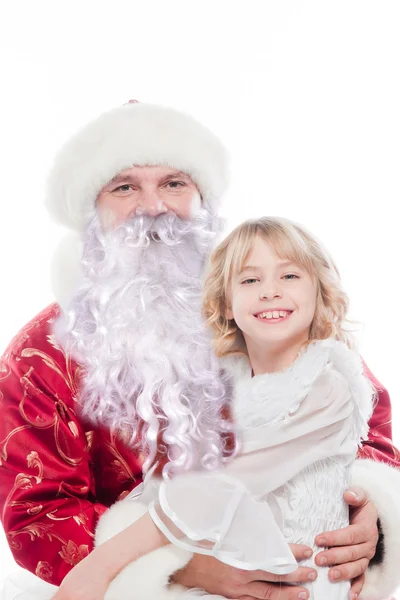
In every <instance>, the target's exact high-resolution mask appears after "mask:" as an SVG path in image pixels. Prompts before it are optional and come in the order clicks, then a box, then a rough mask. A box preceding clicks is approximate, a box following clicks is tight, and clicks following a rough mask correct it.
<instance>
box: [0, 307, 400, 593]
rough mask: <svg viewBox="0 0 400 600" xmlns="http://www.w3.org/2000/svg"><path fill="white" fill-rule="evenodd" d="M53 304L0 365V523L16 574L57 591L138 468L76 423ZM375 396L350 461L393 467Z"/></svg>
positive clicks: (127, 453)
mask: <svg viewBox="0 0 400 600" xmlns="http://www.w3.org/2000/svg"><path fill="white" fill-rule="evenodd" d="M58 315H59V307H58V305H56V304H53V305H51V306H49V307H48V308H46V309H45V310H44V311H42V312H41V313H40V314H39V315H38V316H37V317H36V318H35V319H33V320H32V321H31V322H30V323H29V324H28V325H27V326H26V327H24V328H23V329H22V330H21V331H20V333H19V334H18V335H17V336H16V337H15V338H14V339H13V341H12V342H11V344H10V345H9V347H8V348H7V350H6V352H5V354H4V356H3V358H2V361H1V363H0V408H1V419H0V507H1V513H0V514H1V521H2V523H3V527H4V530H5V533H6V536H7V539H8V542H9V545H10V548H11V550H12V552H13V555H14V558H15V560H16V561H17V563H18V564H20V565H21V566H23V567H24V568H26V569H28V570H29V571H31V572H33V573H35V574H36V575H38V576H39V577H41V578H42V579H44V580H46V581H48V582H50V583H53V584H56V585H59V584H60V582H61V581H62V579H63V578H64V577H65V575H66V574H67V573H68V572H69V571H70V570H71V569H72V568H73V567H74V566H75V565H76V564H77V563H78V562H79V561H80V560H81V559H82V558H84V557H85V556H86V555H87V554H88V553H89V552H90V551H91V550H92V548H93V538H94V530H95V526H96V523H97V521H98V518H99V516H100V515H101V514H103V513H104V511H105V510H106V509H107V508H108V507H109V506H110V505H111V504H112V503H114V502H115V501H116V500H118V499H122V498H123V497H124V495H126V494H127V493H128V492H129V491H130V490H132V489H133V488H134V487H135V486H136V485H137V484H138V483H140V481H141V476H142V473H141V459H140V457H139V456H136V455H135V454H134V453H133V452H132V450H130V449H129V448H128V447H127V446H126V445H125V444H124V442H123V440H122V439H120V438H119V437H117V435H116V434H115V433H112V432H110V431H106V430H102V429H99V428H95V427H93V425H92V424H90V423H89V422H85V421H84V420H83V419H82V418H81V417H80V415H79V404H78V389H79V379H80V375H81V372H80V368H79V366H78V365H77V364H76V363H74V362H73V361H72V360H71V358H70V357H69V356H66V355H65V353H64V352H63V350H62V349H61V348H60V347H59V345H58V344H57V342H56V340H55V338H54V335H53V333H52V326H53V323H54V321H55V319H56V318H57V316H58ZM366 373H367V375H368V376H369V377H370V378H371V379H372V381H373V382H374V384H375V386H376V389H377V390H378V402H377V405H376V408H375V411H374V414H373V417H372V419H371V422H370V426H371V428H370V434H369V440H368V441H367V442H365V444H364V446H363V448H362V449H361V451H360V454H361V456H362V458H372V459H373V460H379V461H383V462H386V463H388V464H390V465H392V466H397V467H400V454H399V452H398V450H397V449H396V448H395V447H394V446H393V443H392V428H391V419H392V417H391V405H390V398H389V395H388V392H387V391H386V390H385V389H384V388H383V387H382V386H381V384H380V383H379V382H378V381H377V380H376V379H375V378H374V376H373V375H372V374H371V372H370V371H369V370H368V369H367V368H366Z"/></svg>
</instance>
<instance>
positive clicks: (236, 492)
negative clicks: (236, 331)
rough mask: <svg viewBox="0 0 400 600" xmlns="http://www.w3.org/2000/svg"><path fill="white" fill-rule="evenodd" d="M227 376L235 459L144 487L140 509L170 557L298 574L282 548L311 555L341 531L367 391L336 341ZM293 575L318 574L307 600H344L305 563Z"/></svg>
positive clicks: (237, 368)
mask: <svg viewBox="0 0 400 600" xmlns="http://www.w3.org/2000/svg"><path fill="white" fill-rule="evenodd" d="M230 368H232V369H233V373H234V376H235V378H236V386H235V389H236V393H235V402H234V406H233V409H234V410H233V412H234V417H235V421H236V423H237V427H238V435H239V439H240V441H241V449H240V453H239V456H238V457H236V458H235V459H234V460H233V461H232V462H231V463H230V464H229V465H228V466H227V467H226V468H225V469H223V470H220V471H218V472H214V473H202V474H201V473H188V474H185V475H183V476H179V477H176V478H175V479H173V480H172V481H168V482H165V481H164V482H162V483H161V485H160V484H159V483H158V482H153V483H150V484H148V485H149V488H151V487H152V485H153V486H154V488H153V489H152V490H151V491H149V492H145V494H144V496H143V498H142V500H141V501H143V500H144V499H146V502H147V501H149V510H150V514H151V516H152V518H153V520H154V522H155V523H156V525H158V527H159V528H160V529H161V530H162V531H163V533H164V534H165V535H166V536H167V537H168V538H169V540H170V541H171V542H172V543H173V544H174V545H175V546H177V547H181V548H183V549H185V550H188V551H192V552H193V551H194V552H201V553H203V554H210V555H213V556H215V557H216V558H218V559H219V560H221V561H223V562H225V563H227V564H230V565H232V566H235V567H239V568H242V569H248V570H253V569H263V570H265V571H269V572H273V573H277V574H285V573H289V572H291V571H293V570H295V569H296V568H297V566H298V564H297V562H296V560H295V559H294V556H293V555H292V553H291V551H290V548H289V546H288V543H300V544H307V545H308V546H311V547H312V548H313V550H314V551H315V552H319V551H321V550H322V548H319V547H317V546H316V545H315V543H314V540H315V537H316V535H317V534H319V533H322V532H323V531H329V530H335V529H341V528H343V527H346V526H347V525H348V523H349V514H348V506H347V504H346V503H345V502H344V500H343V493H344V492H345V490H346V489H347V488H348V487H349V483H350V477H351V468H352V465H353V462H354V459H355V456H356V453H357V448H358V445H359V443H360V441H361V439H362V438H365V437H367V431H368V428H367V423H368V420H369V417H370V415H371V413H372V398H373V390H372V388H371V384H370V382H369V381H368V380H367V379H366V378H365V377H364V375H363V366H362V362H361V359H360V358H359V357H358V355H356V354H355V353H354V352H352V351H351V350H349V349H348V348H347V346H345V345H344V344H343V343H341V342H337V341H335V340H324V341H321V342H316V343H313V344H311V345H309V346H308V348H307V350H306V351H304V352H303V353H302V354H300V356H299V357H298V358H297V360H296V361H295V362H294V363H293V365H292V366H291V367H290V368H289V369H286V370H285V371H282V372H279V373H274V374H264V375H258V376H255V377H252V376H251V369H250V365H249V363H248V361H247V359H245V358H236V359H234V360H233V361H232V360H231V362H230ZM144 488H146V486H144ZM154 495H157V497H156V499H151V497H152V496H153V497H154ZM302 565H304V566H312V567H314V568H316V569H317V571H318V578H317V580H316V581H315V582H313V583H310V584H306V586H305V587H308V589H309V590H310V597H311V598H313V599H316V600H342V599H343V600H345V599H347V598H348V593H349V590H350V583H349V582H340V583H331V582H330V581H329V579H328V568H326V567H323V568H322V567H316V565H315V563H314V557H313V558H311V559H309V560H307V561H304V562H303V563H302ZM302 585H303V584H302ZM186 595H187V596H195V595H198V596H200V597H201V596H202V595H204V592H203V593H201V592H200V591H190V592H187V594H186ZM208 598H210V596H208ZM213 598H220V597H218V596H213Z"/></svg>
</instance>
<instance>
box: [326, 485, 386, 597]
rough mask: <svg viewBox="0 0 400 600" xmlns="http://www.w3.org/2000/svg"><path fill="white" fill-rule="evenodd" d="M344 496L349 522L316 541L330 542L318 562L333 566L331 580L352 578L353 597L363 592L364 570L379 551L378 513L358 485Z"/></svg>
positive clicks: (330, 572)
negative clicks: (347, 506) (348, 509)
mask: <svg viewBox="0 0 400 600" xmlns="http://www.w3.org/2000/svg"><path fill="white" fill-rule="evenodd" d="M344 498H345V500H346V502H347V504H349V505H350V507H351V509H350V525H349V526H348V527H345V528H344V529H338V530H337V531H330V532H325V533H321V534H320V535H318V536H317V537H316V539H315V543H316V544H317V545H318V546H327V547H329V550H325V551H324V552H320V553H319V554H317V556H316V557H315V563H316V564H317V565H321V566H330V567H331V569H330V570H329V579H330V580H331V581H341V580H343V579H350V580H352V586H351V596H350V597H351V598H352V599H354V598H357V597H358V596H359V594H360V593H361V590H362V588H363V585H364V580H365V575H364V573H365V571H366V570H367V568H368V565H369V561H370V560H371V558H373V556H374V555H375V552H376V545H377V543H378V538H379V533H378V524H377V522H378V513H377V510H376V508H375V506H374V505H373V504H372V502H370V501H369V500H368V498H367V496H366V494H365V492H364V491H363V490H361V489H359V488H354V489H352V490H349V491H347V492H346V493H345V495H344Z"/></svg>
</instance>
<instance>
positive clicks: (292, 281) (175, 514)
mask: <svg viewBox="0 0 400 600" xmlns="http://www.w3.org/2000/svg"><path fill="white" fill-rule="evenodd" d="M204 306H205V314H206V316H207V319H208V322H209V324H210V326H211V327H212V328H213V330H214V332H215V347H216V352H217V354H218V355H219V356H220V357H221V359H222V364H223V366H224V368H226V369H229V370H231V371H232V373H233V376H234V379H235V395H234V402H233V406H232V407H230V411H231V417H232V418H233V419H234V422H235V424H236V429H237V437H238V442H239V450H238V453H237V455H236V457H235V458H233V459H232V461H231V462H230V463H229V464H228V465H227V466H226V468H224V469H219V470H217V471H210V472H204V471H203V472H198V471H197V472H188V473H186V474H183V475H178V476H176V477H175V478H173V479H171V480H161V478H159V477H155V476H154V475H152V474H151V473H149V474H148V476H147V478H146V480H145V482H144V484H142V486H139V487H140V489H135V490H134V492H133V493H132V494H131V495H130V496H128V497H127V498H126V499H125V500H124V501H122V502H120V503H117V504H116V505H114V507H112V508H111V509H110V510H109V511H108V512H107V513H105V515H103V516H102V517H101V519H100V523H99V527H98V530H97V534H96V543H97V544H102V543H104V542H106V541H107V540H109V541H108V542H107V544H108V545H109V546H108V553H107V557H106V556H104V564H102V562H100V563H98V565H99V569H98V571H99V574H100V575H99V577H100V579H99V582H100V583H99V582H97V581H96V580H93V581H92V582H91V585H90V586H89V587H86V586H87V584H86V583H85V578H86V577H87V573H86V571H85V567H84V562H85V561H83V563H81V565H82V569H81V576H82V590H85V591H84V592H83V594H82V596H81V595H79V594H78V593H77V591H78V590H79V589H80V588H79V585H77V581H79V576H80V570H79V569H80V566H81V565H78V567H76V568H75V569H74V570H73V571H72V572H71V574H70V575H68V576H67V577H66V579H65V580H64V582H63V584H62V586H61V588H60V590H59V592H58V593H57V594H56V596H55V599H56V600H63V599H64V598H68V599H69V598H70V597H72V596H70V595H69V590H70V589H74V593H75V595H74V596H73V597H74V598H81V597H82V598H83V597H84V598H85V600H91V599H93V600H100V598H102V597H103V595H104V593H105V596H104V597H105V598H106V600H124V599H125V598H126V599H128V598H131V597H132V598H133V597H134V598H135V600H150V599H151V600H155V599H157V600H163V599H164V598H165V599H169V600H173V599H175V598H179V597H181V596H182V595H185V597H194V596H195V597H203V596H204V597H205V596H207V598H215V599H216V598H222V597H220V596H209V595H207V594H205V592H201V591H200V590H187V589H185V588H183V587H181V586H178V585H169V576H170V575H171V574H172V573H173V572H175V571H176V570H177V569H179V568H181V567H183V566H184V565H185V564H186V563H187V562H188V561H189V560H190V558H191V556H192V553H193V552H199V553H203V554H210V555H213V556H215V557H216V558H218V559H219V560H221V561H223V562H225V563H227V564H230V565H233V566H235V567H240V568H243V569H247V570H253V569H254V570H255V569H263V570H265V571H269V572H272V573H277V574H285V573H289V572H291V571H294V570H295V569H296V568H297V567H298V564H297V562H296V560H295V558H294V556H293V554H292V552H291V550H290V547H289V543H301V544H306V545H308V546H310V547H312V548H313V549H314V550H316V549H317V548H316V546H315V545H314V539H315V536H316V535H317V534H318V533H320V532H321V531H327V530H334V529H340V528H342V527H345V526H346V525H347V524H348V507H347V505H346V504H345V502H344V501H343V493H344V491H345V490H346V489H347V488H348V485H349V480H350V473H351V468H352V463H353V461H354V458H355V456H356V452H357V448H358V445H359V444H360V441H361V439H362V438H364V437H366V435H367V423H368V419H369V417H370V414H371V412H372V398H373V391H372V389H371V386H370V384H369V382H368V381H367V380H366V379H365V378H364V376H363V366H362V362H361V359H360V357H359V356H358V355H357V354H356V352H355V351H353V350H352V349H351V340H350V337H349V335H348V334H347V332H346V331H345V329H344V321H345V317H346V313H347V307H348V301H347V297H346V295H345V294H344V292H343V291H342V289H341V284H340V279H339V275H338V272H337V269H336V267H335V265H334V263H333V262H332V260H331V258H330V257H329V256H328V255H327V253H326V252H325V251H324V249H323V248H322V247H321V246H320V244H319V243H318V242H317V240H316V239H315V238H313V237H312V236H311V235H310V234H309V233H307V232H306V231H305V230H304V229H303V228H302V227H300V226H298V225H296V224H294V223H292V222H290V221H287V220H284V219H276V218H263V219H260V220H257V221H248V222H246V223H244V224H242V225H241V226H239V227H238V228H236V229H235V230H234V231H233V232H232V233H231V234H230V235H229V236H228V237H227V239H226V240H225V241H223V242H222V243H221V244H220V245H219V247H218V248H217V249H216V250H215V252H214V254H213V256H212V260H211V268H210V272H209V275H208V278H207V281H206V285H205V305H204ZM133 521H136V522H135V523H134V525H131V523H132V522H133ZM128 526H130V527H128ZM123 530H125V531H123ZM121 531H123V533H120V535H119V536H117V537H116V538H114V541H113V540H111V539H110V538H112V536H114V535H115V534H117V533H118V532H121ZM116 540H118V544H117V542H116ZM169 542H171V543H172V545H168V546H167V544H169ZM112 543H114V549H115V553H114V552H112V554H110V550H111V546H110V544H112ZM101 548H102V546H101V545H100V546H99V548H97V549H96V550H95V551H94V552H93V555H95V554H96V552H98V560H100V557H101V554H100V551H101ZM319 550H321V549H320V548H319ZM135 558H137V560H136V561H135V562H131V561H132V560H133V559H135ZM101 560H103V558H102V559H101ZM128 563H130V564H128ZM303 564H304V565H305V566H312V567H314V568H315V567H316V565H315V564H314V561H313V558H310V559H309V560H308V561H304V563H303ZM123 565H127V566H125V567H124V568H123V569H122V570H121V567H122V566H123ZM316 569H317V571H318V577H317V579H316V580H315V581H314V582H311V583H310V584H309V592H310V598H313V599H316V600H342V599H343V600H345V599H347V598H348V594H349V590H350V583H349V582H340V583H331V582H330V581H329V580H328V575H327V574H328V569H327V568H324V567H316ZM119 571H120V573H119V575H117V576H116V577H115V574H116V573H118V572H119ZM107 577H108V579H112V578H113V577H115V578H114V579H113V580H112V581H111V584H110V586H109V588H108V590H107V592H105V590H106V587H107V586H106V585H105V584H104V578H107ZM70 582H72V583H70ZM69 586H71V587H69ZM131 592H132V593H131Z"/></svg>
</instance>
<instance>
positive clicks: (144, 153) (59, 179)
mask: <svg viewBox="0 0 400 600" xmlns="http://www.w3.org/2000/svg"><path fill="white" fill-rule="evenodd" d="M134 165H136V166H144V165H165V166H169V167H172V168H176V169H179V170H180V171H184V172H185V173H187V174H188V175H190V176H191V177H192V179H193V181H194V182H195V183H196V184H197V185H198V187H199V189H200V192H201V195H202V198H203V201H204V202H205V203H206V204H208V205H209V206H210V207H216V205H217V204H218V202H219V199H220V197H221V195H222V194H223V192H224V191H225V188H226V185H227V180H228V157H227V153H226V151H225V149H224V147H223V145H222V144H221V142H220V141H219V139H218V138H217V137H216V136H215V135H214V134H213V133H212V132H211V131H209V130H208V129H207V128H206V127H204V126H203V125H202V124H201V123H199V122H198V121H196V120H195V119H193V118H192V117H191V116H189V115H187V114H184V113H181V112H178V111H176V110H174V109H171V108H165V107H161V106H156V105H153V104H144V103H134V104H126V105H124V106H120V107H118V108H115V109H113V110H110V111H108V112H106V113H104V114H102V115H101V116H100V117H98V118H97V119H96V120H94V121H92V122H91V123H89V124H88V125H86V126H85V127H84V128H83V129H82V130H81V131H80V132H78V133H77V134H76V135H75V136H73V137H72V139H71V140H69V141H68V142H67V143H66V144H65V145H64V146H63V148H62V149H61V150H60V151H59V153H58V155H57V157H56V160H55V163H54V166H53V168H52V170H51V172H50V175H49V179H48V184H47V192H46V207H47V209H48V210H49V212H50V214H51V216H52V217H53V218H54V219H55V220H56V221H57V222H59V223H61V224H63V225H65V226H67V227H70V228H72V229H75V230H77V231H81V230H82V228H83V227H84V225H85V223H86V220H87V219H88V217H89V216H90V215H91V214H92V213H93V209H94V204H95V200H96V197H97V195H98V193H99V191H100V190H101V188H102V187H103V186H104V185H105V184H106V183H108V182H109V181H110V180H111V179H112V178H113V177H115V175H117V174H118V173H119V172H121V171H123V170H124V169H127V168H130V167H132V166H134Z"/></svg>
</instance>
